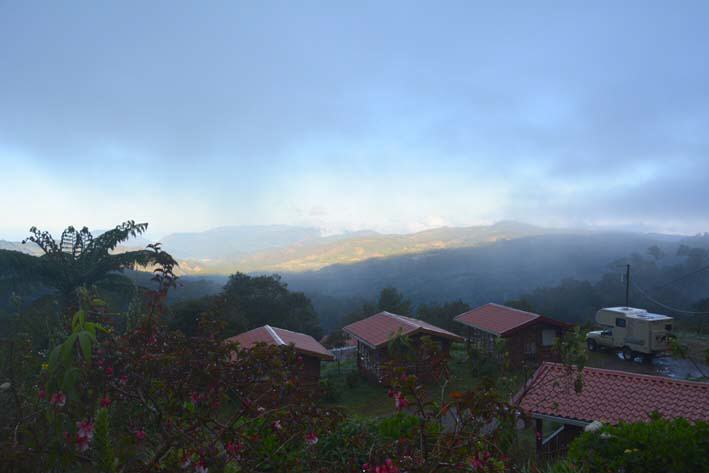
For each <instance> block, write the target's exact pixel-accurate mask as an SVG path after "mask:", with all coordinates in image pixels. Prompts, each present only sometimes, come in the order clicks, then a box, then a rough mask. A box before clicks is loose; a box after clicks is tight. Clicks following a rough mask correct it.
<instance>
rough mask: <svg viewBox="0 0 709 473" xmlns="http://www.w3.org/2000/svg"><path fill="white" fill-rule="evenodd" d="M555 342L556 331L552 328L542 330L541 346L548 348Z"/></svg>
mask: <svg viewBox="0 0 709 473" xmlns="http://www.w3.org/2000/svg"><path fill="white" fill-rule="evenodd" d="M554 342H556V330H555V329H553V328H545V329H544V330H542V346H543V347H550V346H552V345H554Z"/></svg>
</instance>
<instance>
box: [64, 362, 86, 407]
mask: <svg viewBox="0 0 709 473" xmlns="http://www.w3.org/2000/svg"><path fill="white" fill-rule="evenodd" d="M80 375H81V372H80V371H79V368H77V367H75V366H74V367H71V368H69V369H68V370H67V371H66V373H64V382H63V383H62V389H63V390H64V391H65V392H66V393H67V395H68V396H69V397H70V398H72V399H76V398H77V397H78V393H77V391H76V385H77V383H78V382H79V376H80Z"/></svg>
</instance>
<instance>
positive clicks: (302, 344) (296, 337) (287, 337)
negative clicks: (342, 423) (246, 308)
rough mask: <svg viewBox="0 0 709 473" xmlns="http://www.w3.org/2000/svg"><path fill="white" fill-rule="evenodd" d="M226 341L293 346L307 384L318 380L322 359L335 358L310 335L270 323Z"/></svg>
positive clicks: (248, 346) (244, 343) (243, 344)
mask: <svg viewBox="0 0 709 473" xmlns="http://www.w3.org/2000/svg"><path fill="white" fill-rule="evenodd" d="M227 341H228V342H236V343H238V344H239V345H241V346H242V347H243V348H251V347H252V346H254V345H256V344H257V343H266V344H269V345H277V346H288V345H291V346H293V348H294V349H295V351H296V353H298V354H299V355H300V356H302V357H303V370H304V371H303V378H304V379H303V381H304V382H305V383H307V384H314V383H317V382H319V380H320V363H321V362H322V361H333V360H334V359H335V357H334V356H333V355H332V353H330V351H329V350H328V349H327V348H325V347H324V346H322V345H321V344H320V343H319V342H318V341H317V340H315V339H314V338H313V337H311V336H310V335H307V334H305V333H300V332H293V331H291V330H286V329H284V328H278V327H271V326H270V325H264V326H262V327H258V328H255V329H253V330H249V331H248V332H244V333H241V334H239V335H236V336H234V337H231V338H228V339H227Z"/></svg>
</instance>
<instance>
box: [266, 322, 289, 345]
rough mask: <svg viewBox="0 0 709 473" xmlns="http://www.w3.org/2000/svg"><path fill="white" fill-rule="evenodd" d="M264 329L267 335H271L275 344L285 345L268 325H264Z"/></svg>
mask: <svg viewBox="0 0 709 473" xmlns="http://www.w3.org/2000/svg"><path fill="white" fill-rule="evenodd" d="M264 328H265V329H266V331H267V332H268V333H269V335H271V338H273V340H274V341H275V342H276V343H277V344H279V345H286V342H284V341H283V339H282V338H281V337H279V336H278V334H277V333H276V331H275V330H273V327H271V326H270V325H268V324H266V325H264Z"/></svg>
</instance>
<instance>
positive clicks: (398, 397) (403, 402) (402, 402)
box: [393, 392, 409, 411]
mask: <svg viewBox="0 0 709 473" xmlns="http://www.w3.org/2000/svg"><path fill="white" fill-rule="evenodd" d="M393 397H394V407H396V410H397V411H400V410H402V409H403V408H405V407H406V406H408V405H409V401H408V400H407V399H406V397H405V396H404V395H403V394H401V393H400V392H395V393H393Z"/></svg>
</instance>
